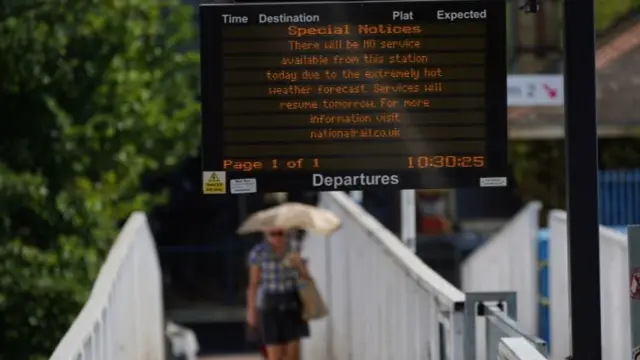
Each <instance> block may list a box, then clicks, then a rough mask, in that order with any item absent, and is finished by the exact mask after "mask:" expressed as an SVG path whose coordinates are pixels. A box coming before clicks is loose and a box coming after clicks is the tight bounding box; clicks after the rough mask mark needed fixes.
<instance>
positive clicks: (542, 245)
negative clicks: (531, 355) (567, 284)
mask: <svg viewBox="0 0 640 360" xmlns="http://www.w3.org/2000/svg"><path fill="white" fill-rule="evenodd" d="M548 261H549V230H548V229H541V230H540V231H538V291H539V293H538V316H539V318H538V336H539V337H540V338H541V339H542V340H544V341H546V342H547V346H551V344H550V340H551V337H550V336H549V335H550V334H549V332H550V330H549V326H550V325H549V319H550V313H549V264H548Z"/></svg>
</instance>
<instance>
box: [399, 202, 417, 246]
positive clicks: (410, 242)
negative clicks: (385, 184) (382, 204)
mask: <svg viewBox="0 0 640 360" xmlns="http://www.w3.org/2000/svg"><path fill="white" fill-rule="evenodd" d="M400 238H401V239H402V242H403V243H404V244H405V245H406V246H407V247H408V248H409V249H411V251H413V252H416V191H415V190H401V191H400Z"/></svg>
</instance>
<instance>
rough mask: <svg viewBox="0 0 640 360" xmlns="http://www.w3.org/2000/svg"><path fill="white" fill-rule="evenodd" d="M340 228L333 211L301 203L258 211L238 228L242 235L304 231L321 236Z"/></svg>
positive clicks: (291, 203) (338, 220)
mask: <svg viewBox="0 0 640 360" xmlns="http://www.w3.org/2000/svg"><path fill="white" fill-rule="evenodd" d="M339 227H340V219H339V218H338V217H337V216H336V215H335V214H333V213H332V212H331V211H328V210H324V209H320V208H317V207H315V206H311V205H306V204H301V203H294V202H290V203H284V204H281V205H278V206H274V207H272V208H269V209H266V210H262V211H258V212H256V213H255V214H253V215H251V216H250V217H249V218H248V219H247V220H246V221H245V222H244V223H243V224H242V226H240V228H238V230H237V233H238V234H240V235H245V234H250V233H254V232H261V231H265V230H268V229H273V228H279V229H286V230H289V229H304V230H307V231H311V232H315V233H318V234H320V235H330V234H332V233H333V232H335V231H336V230H338V228H339Z"/></svg>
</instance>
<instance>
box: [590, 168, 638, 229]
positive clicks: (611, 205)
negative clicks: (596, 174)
mask: <svg viewBox="0 0 640 360" xmlns="http://www.w3.org/2000/svg"><path fill="white" fill-rule="evenodd" d="M599 197H600V206H599V214H598V217H599V219H600V224H602V225H606V226H619V225H626V224H638V223H640V169H628V170H603V171H600V180H599Z"/></svg>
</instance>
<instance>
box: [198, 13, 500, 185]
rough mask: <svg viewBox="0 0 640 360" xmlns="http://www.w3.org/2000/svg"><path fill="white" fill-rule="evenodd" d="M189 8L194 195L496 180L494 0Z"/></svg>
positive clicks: (497, 124)
mask: <svg viewBox="0 0 640 360" xmlns="http://www.w3.org/2000/svg"><path fill="white" fill-rule="evenodd" d="M200 16H201V19H200V26H201V36H200V38H201V56H202V57H201V62H202V164H203V169H202V171H203V192H205V193H209V194H213V193H215V194H219V193H231V194H235V193H251V192H276V191H293V190H317V191H326V190H358V189H359V190H364V189H371V188H379V187H386V188H396V189H412V188H457V187H478V186H506V142H507V124H506V116H507V115H506V114H507V107H506V106H507V96H506V88H507V86H506V55H505V43H506V39H505V37H506V34H505V29H506V24H505V22H506V16H505V4H504V3H502V2H500V1H484V2H480V1H469V2H465V1H454V2H450V1H446V2H437V1H429V2H401V1H392V2H331V3H306V4H305V3H287V4H276V3H270V4H212V5H202V6H201V8H200ZM212 173H216V174H220V173H224V174H225V177H224V178H225V181H226V184H225V186H216V187H214V186H213V185H212V184H213V183H212V182H211V180H210V178H211V176H204V175H208V174H212ZM217 178H218V179H219V178H221V177H220V176H218V177H217ZM207 183H208V185H207ZM234 184H236V186H234ZM214 188H215V189H217V190H216V191H214ZM220 189H223V190H224V191H220Z"/></svg>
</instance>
